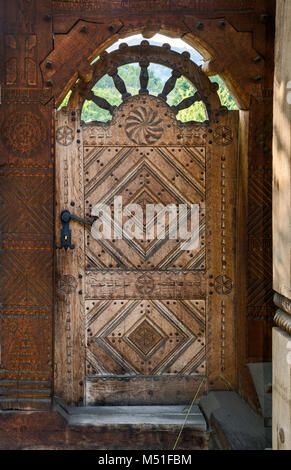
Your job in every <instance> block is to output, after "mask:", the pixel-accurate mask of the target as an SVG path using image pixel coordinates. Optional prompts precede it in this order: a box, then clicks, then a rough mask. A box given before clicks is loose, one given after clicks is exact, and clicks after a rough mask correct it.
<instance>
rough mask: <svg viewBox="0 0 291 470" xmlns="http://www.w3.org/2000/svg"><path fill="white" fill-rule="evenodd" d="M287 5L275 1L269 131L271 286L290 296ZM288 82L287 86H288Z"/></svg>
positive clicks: (290, 14) (290, 12)
mask: <svg viewBox="0 0 291 470" xmlns="http://www.w3.org/2000/svg"><path fill="white" fill-rule="evenodd" d="M290 18H291V9H290V4H287V3H286V2H282V1H279V2H277V27H278V34H277V38H276V53H275V54H276V55H275V57H276V66H275V87H274V90H275V91H274V130H273V133H274V135H273V137H274V143H273V155H274V157H273V169H274V178H273V196H274V205H273V230H274V238H273V249H274V267H273V275H274V280H273V287H274V290H275V291H276V292H278V293H279V294H281V295H283V296H285V297H287V298H288V299H291V251H290V249H289V250H288V249H286V247H290V243H291V239H290V237H291V235H290V224H291V214H290V210H289V209H290V203H291V190H290V179H291V161H290V154H291V146H290V142H291V139H290V120H291V111H290V104H289V103H288V101H287V99H288V96H289V101H290V91H288V90H289V89H290V76H291V66H290V58H291V54H290V49H289V47H288V46H287V44H288V43H289V41H290V36H291V32H290V28H289V24H290V23H289V20H290ZM288 84H289V85H288Z"/></svg>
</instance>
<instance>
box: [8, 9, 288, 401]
mask: <svg viewBox="0 0 291 470" xmlns="http://www.w3.org/2000/svg"><path fill="white" fill-rule="evenodd" d="M100 5H101V4H100V2H98V1H97V0H96V1H95V0H94V1H93V0H92V1H86V2H85V3H84V2H83V1H81V0H80V1H77V0H76V1H63V2H60V1H54V2H53V3H52V2H51V0H45V1H42V2H36V1H31V2H26V1H20V0H19V1H18V0H17V1H16V0H11V1H10V2H1V4H0V22H1V32H2V33H1V36H2V40H1V45H0V53H1V57H2V72H3V73H1V98H2V103H6V104H7V105H8V104H9V105H11V106H10V107H9V108H8V107H6V104H5V105H4V104H2V105H1V114H2V116H3V120H5V121H6V120H7V122H8V119H7V118H8V117H9V120H10V115H11V114H13V113H14V114H15V115H16V113H18V112H19V111H20V112H21V113H30V112H31V113H33V114H35V113H37V114H38V113H40V115H41V117H42V118H44V123H45V127H46V129H47V130H48V129H49V122H50V121H51V107H50V105H49V106H38V105H39V104H40V103H42V105H45V104H46V103H48V102H49V100H50V99H51V98H52V97H54V92H53V89H54V87H58V88H57V89H58V98H59V100H61V98H62V96H64V94H65V93H66V91H67V90H68V89H69V88H70V86H71V83H72V81H70V79H71V77H72V76H74V77H75V78H76V77H77V74H76V70H79V71H80V76H82V77H85V78H87V79H88V75H86V74H88V66H87V64H88V61H87V60H88V57H89V55H90V54H91V51H92V44H89V45H88V44H87V46H88V48H89V49H90V50H89V49H87V46H86V47H84V48H83V49H82V47H83V46H81V40H80V37H81V36H82V34H83V33H81V32H80V33H79V32H78V31H77V30H76V29H75V32H73V33H72V36H70V31H71V30H72V29H73V27H74V25H76V24H79V25H80V17H81V19H82V21H83V22H84V25H85V26H86V25H87V26H88V27H89V33H88V35H87V38H89V37H90V39H91V38H93V42H94V48H95V49H94V54H96V55H97V54H99V52H101V51H102V50H103V49H104V47H106V46H107V45H108V44H110V43H113V42H114V41H115V40H117V39H118V38H119V36H121V35H122V36H124V37H125V36H126V35H128V34H132V33H135V32H141V31H145V35H146V34H147V33H148V34H150V32H158V31H160V32H164V33H166V34H170V35H176V36H184V38H187V40H189V41H190V43H191V44H193V45H194V46H196V47H197V48H198V49H200V50H203V51H204V52H205V53H206V55H205V57H206V59H209V58H210V57H209V55H210V56H211V57H217V56H219V57H222V60H221V61H220V64H219V66H220V67H222V69H223V67H224V72H225V76H226V79H227V83H228V85H230V86H233V87H234V90H235V92H236V93H237V94H238V95H239V102H240V103H241V106H243V107H246V106H247V107H249V109H250V113H251V116H250V126H249V130H250V134H249V156H250V159H249V166H250V168H251V167H252V165H253V167H252V176H251V178H252V181H250V186H251V187H252V194H253V196H252V197H251V198H250V211H249V213H250V217H249V220H250V221H251V222H252V221H255V225H256V227H257V228H258V227H260V228H259V231H258V233H255V232H253V235H251V234H250V232H249V234H248V237H249V238H250V239H251V240H250V244H249V246H250V248H249V251H248V259H249V260H250V266H251V272H252V276H253V275H254V274H258V273H259V274H260V276H261V277H260V276H259V277H254V278H253V277H251V278H250V277H249V279H252V280H251V282H250V284H249V291H250V296H249V308H248V312H247V313H244V311H242V318H243V322H244V324H245V325H247V324H248V329H249V335H248V337H247V338H246V342H247V346H246V348H247V351H246V352H247V355H248V358H249V359H255V360H266V359H267V360H268V359H269V358H270V354H271V348H270V331H271V316H272V313H273V311H274V308H273V306H272V304H271V302H270V299H271V296H272V294H271V287H272V285H271V283H272V279H271V276H272V272H271V269H270V267H271V255H270V232H268V235H267V237H266V236H264V235H262V228H264V229H266V227H267V226H268V227H270V220H271V211H270V206H271V201H270V197H269V194H270V191H269V187H270V181H271V180H270V178H271V173H270V168H271V153H270V151H266V149H265V150H264V147H266V146H267V147H269V146H270V134H271V130H270V128H269V127H268V125H266V124H268V123H270V122H271V112H272V103H270V101H271V100H272V81H273V39H274V29H273V19H274V6H275V2H274V1H264V0H260V1H259V2H252V1H245V2H239V4H238V2H229V1H228V2H226V1H214V2H204V1H202V0H201V1H197V2H196V1H195V2H188V0H187V1H186V0H185V1H181V2H180V1H179V2H178V1H175V0H171V2H170V3H169V4H168V8H167V9H165V8H164V3H161V2H147V3H146V7H145V4H144V2H130V1H129V2H126V3H124V4H123V6H122V9H120V2H112V3H109V2H106V5H107V6H108V5H109V6H110V12H109V11H106V9H105V7H102V8H100ZM266 12H267V13H269V14H270V15H271V16H270V17H269V18H266V19H265V20H264V21H261V17H260V15H261V14H263V13H266ZM50 15H53V16H50ZM81 15H82V16H81ZM185 17H187V21H188V23H189V24H188V26H186V25H185V22H184V19H185ZM218 17H219V18H218ZM283 17H284V14H282V15H280V17H278V18H279V21H281V20H282V21H283ZM117 18H118V21H119V22H121V26H122V27H121V29H120V30H119V29H118V28H116V29H115V30H114V31H110V34H109V36H107V30H106V27H109V26H110V24H113V25H115V20H116V19H117ZM221 19H222V20H226V23H225V25H226V29H227V37H228V40H227V41H226V42H223V44H222V43H221V40H222V37H223V36H224V32H223V26H222V25H221ZM52 20H53V21H52ZM208 20H211V24H210V23H209V21H208ZM96 21H100V24H101V23H102V25H106V27H104V31H105V30H106V31H105V35H103V33H102V35H101V36H99V35H98V37H97V36H96V38H97V42H98V43H97V42H95V39H94V38H95V36H94V34H95V31H96V28H95V26H96ZM204 21H205V24H204V25H203V26H204V28H202V29H200V27H197V26H198V24H199V23H204ZM206 23H207V25H206ZM119 24H120V23H118V25H119ZM82 25H83V23H82ZM91 25H93V26H92V28H91ZM97 26H98V27H99V26H100V25H99V24H98V25H97ZM102 27H103V26H102ZM209 28H210V29H209ZM220 28H221V29H220ZM100 29H101V27H100ZM108 31H109V30H108ZM53 33H54V34H55V37H58V36H62V41H60V42H59V45H60V47H59V46H58V48H57V49H58V51H56V52H55V51H54V49H53V48H54V46H53ZM77 33H78V34H77ZM241 33H244V36H242V35H241ZM79 34H80V35H79ZM85 34H86V33H85ZM91 34H92V36H91ZM74 35H75V36H76V38H75V40H74V41H75V42H74V46H73V47H70V46H69V44H70V38H71V37H73V36H74ZM251 35H252V37H253V43H252V48H250V47H249V42H248V41H249V39H248V38H249V37H250V36H251ZM93 36H94V37H93ZM35 37H36V45H34V43H35ZM82 41H83V42H82V45H84V44H85V45H86V41H87V40H86V39H84V38H83V39H82ZM89 42H90V41H89ZM83 43H84V44H83ZM218 43H219V44H222V48H221V50H218V47H217V44H218ZM64 44H66V54H63V50H64V47H63V45H64ZM79 44H80V50H79V49H78V46H79ZM241 44H242V48H243V49H244V51H247V55H246V56H245V60H244V61H241V60H240V59H239V60H236V59H235V58H236V57H241V56H242V55H243V54H242V53H240V51H241V48H240V47H241ZM16 46H17V47H16ZM88 50H89V53H88ZM225 50H227V54H224V51H225ZM51 53H54V54H55V56H56V57H57V58H58V60H57V61H55V62H54V63H53V69H55V70H58V74H59V75H58V78H57V75H56V74H55V75H54V77H52V85H53V86H52V87H51V83H48V84H47V83H46V82H47V80H46V72H45V73H44V75H43V74H42V69H43V67H45V69H47V66H46V63H47V61H48V62H50V60H49V59H50V54H51ZM81 57H84V60H83V59H82V58H81ZM257 58H258V60H257ZM254 59H256V60H254ZM40 63H42V69H40V67H39V64H40ZM226 63H227V65H226ZM242 63H244V64H245V70H242V67H241V64H242ZM47 71H48V72H49V73H52V72H51V71H50V70H49V68H48V69H47ZM89 72H90V70H89ZM49 73H48V76H47V77H48V80H50V78H49ZM241 74H243V75H241ZM75 78H74V79H75ZM254 79H256V80H255V83H254ZM33 83H36V84H33ZM279 91H280V89H279V88H277V92H279ZM251 95H252V96H253V97H254V99H252V98H251V99H250V100H249V101H248V103H249V106H248V104H246V102H245V99H246V97H247V99H249V98H248V97H249V96H251ZM259 102H262V105H263V106H262V108H264V113H263V115H264V118H263V119H262V117H260V118H258V116H259V112H258V109H257V108H256V104H257V103H259ZM20 104H21V106H20V107H19V105H20ZM24 104H26V107H25V106H24ZM51 104H52V103H51ZM265 104H266V106H265ZM35 105H37V106H35ZM19 108H20V109H19ZM44 108H46V109H47V110H48V113H47V114H46V112H44ZM260 116H262V114H260ZM262 121H264V124H263V125H262V127H261V128H260V122H262ZM14 122H15V121H14ZM280 122H281V121H280ZM282 122H283V121H282ZM34 123H35V121H34ZM265 123H266V124H265ZM25 129H26V130H24V132H25V135H28V134H27V129H28V126H27V124H26V125H25ZM253 129H254V132H253ZM40 135H42V134H41V133H40ZM51 138H52V135H51V133H50V131H48V134H47V139H45V140H44V141H43V140H42V138H41V140H40V142H43V146H42V147H41V148H40V147H39V146H36V148H38V150H37V151H36V152H34V153H32V154H31V155H30V156H29V157H28V156H24V154H23V153H22V157H21V155H19V154H18V155H17V154H15V153H12V152H11V151H10V150H8V149H7V147H6V146H4V142H3V141H1V165H2V169H3V170H4V177H3V181H4V180H5V179H6V174H7V173H6V171H7V170H9V171H12V169H13V168H14V171H15V170H19V172H21V177H22V178H23V180H22V184H23V187H25V185H26V183H25V181H26V177H27V186H28V187H30V185H31V181H32V180H33V178H32V175H35V173H34V172H35V169H40V168H43V169H44V171H43V172H40V173H39V178H40V179H39V181H40V188H42V190H44V193H45V194H47V192H46V191H47V189H43V188H44V186H43V181H44V180H45V178H46V177H47V174H48V173H47V169H50V170H49V171H51V175H52V168H51V167H50V165H51V164H52V161H53V159H52V158H51V156H52V154H51V144H52V140H51ZM14 140H15V143H14V144H13V147H14V149H16V152H19V151H20V152H22V150H23V139H21V138H20V137H19V136H16V138H15V139H14ZM29 140H31V139H29ZM32 140H33V141H34V143H35V139H32ZM193 143H194V142H193ZM265 143H266V144H267V145H266V146H265ZM101 144H102V145H103V141H102V142H101ZM195 144H196V141H195ZM200 144H201V142H200ZM19 148H20V150H19ZM12 167H13V168H12ZM17 167H18V168H17ZM23 167H26V170H21V168H23ZM265 169H266V170H267V172H266V171H265ZM258 170H260V171H261V170H264V175H263V177H260V178H259V179H257V176H256V173H254V171H258ZM50 178H51V177H50ZM15 181H16V185H15V186H16V187H19V184H18V183H17V181H19V180H18V178H16V177H15V180H14V177H11V178H9V179H7V182H9V184H10V185H11V188H10V189H9V191H10V193H11V194H13V189H14V183H15ZM258 181H260V184H259V186H258ZM274 182H276V179H275V180H274ZM262 191H263V194H264V197H263V198H264V200H265V203H264V204H261V205H259V206H260V207H257V205H256V204H255V205H254V204H253V200H254V199H256V198H258V197H259V196H258V195H259V194H260V193H261V192H262ZM49 192H50V195H51V197H53V194H54V193H53V186H52V185H51V186H50V189H49ZM11 200H12V199H11ZM5 204H6V203H5ZM33 205H34V206H35V204H34V203H33ZM7 207H8V205H7ZM30 210H31V209H29V210H28V209H27V210H26V209H25V208H23V211H22V214H23V215H24V214H25V216H24V219H22V217H21V215H20V212H19V213H17V217H15V219H14V220H13V218H12V217H10V218H9V223H8V224H7V221H8V219H7V217H6V215H7V210H6V209H5V212H4V213H5V218H3V220H4V225H5V224H6V225H9V226H10V227H11V228H12V227H14V228H15V227H16V226H17V225H18V224H19V226H22V227H24V223H23V222H24V221H27V220H28V223H29V226H30V227H32V224H31V222H29V218H30ZM10 213H12V211H10ZM277 213H278V212H277ZM36 220H37V219H35V221H36ZM46 220H47V221H49V222H48V224H47V228H48V231H47V232H46V234H41V236H35V235H34V234H32V233H25V231H24V229H22V233H21V234H19V233H13V232H11V231H10V232H5V233H4V235H3V246H6V247H10V248H11V249H9V250H8V249H6V248H5V249H4V250H3V251H2V254H3V263H4V266H6V265H7V266H9V256H10V254H11V253H12V251H13V250H12V247H15V246H17V247H20V246H22V247H23V249H25V250H26V249H27V247H29V250H28V251H26V254H25V256H27V260H29V258H30V257H31V259H32V258H34V260H35V266H36V268H35V271H34V272H35V274H36V277H35V278H34V279H35V281H36V282H40V283H41V286H42V288H44V289H45V291H51V289H50V282H51V280H50V279H51V278H52V274H53V273H52V263H48V259H47V260H46V261H45V263H44V264H45V265H47V266H48V268H47V271H46V273H45V274H44V270H42V273H41V274H40V277H39V278H38V277H37V276H38V275H37V270H38V269H39V266H38V264H39V263H37V260H36V256H35V252H36V251H38V250H42V251H44V248H43V247H44V246H51V240H52V236H53V233H52V230H51V228H49V227H51V226H52V213H51V212H50V213H49V214H46V216H45V223H47V222H46ZM25 223H26V222H25ZM38 223H40V219H39V220H38ZM250 227H251V228H252V229H253V225H252V223H251V224H250ZM36 229H37V224H36V225H35V226H34V228H32V230H33V231H36ZM13 230H14V229H13ZM29 230H30V229H29ZM256 238H257V240H256ZM32 248H33V249H34V251H33V250H32ZM18 251H19V250H18ZM22 253H23V252H21V256H22ZM13 257H14V254H13ZM42 259H43V258H42ZM256 259H259V260H260V263H259V264H260V265H261V266H262V260H263V269H260V270H259V271H260V272H258V269H257V267H256ZM50 260H51V262H52V260H53V253H52V251H51V252H50ZM14 264H15V263H14ZM116 264H117V263H116ZM26 266H27V264H26ZM12 272H13V270H12ZM30 272H31V269H30ZM16 277H17V276H15V278H16ZM20 278H21V279H23V278H22V277H21V276H20ZM38 279H39V281H38ZM44 279H46V280H45V282H44ZM253 279H254V282H253ZM69 284H70V283H69ZM23 286H24V284H23V285H22V287H21V289H20V290H17V292H16V294H17V295H18V297H19V298H24V296H25V292H24V290H25V288H24V287H23ZM30 286H31V283H30ZM256 288H257V289H258V292H259V295H258V296H257V297H256V295H255V291H256ZM22 290H23V291H22ZM33 290H34V294H33V295H32V296H31V299H32V300H33V298H34V296H36V297H39V296H40V294H39V293H36V289H35V286H34V287H33ZM9 295H10V294H9ZM45 298H47V293H45ZM265 299H266V300H267V303H266V302H265ZM32 303H33V302H32V301H31V304H32ZM5 308H6V307H5ZM9 309H10V310H9V312H10V314H11V315H15V314H16V315H17V314H18V313H17V312H19V311H20V310H19V306H17V305H12V307H11V308H10V307H9ZM29 310H30V311H29V312H26V314H29V315H30V313H32V314H33V316H34V315H35V313H34V312H35V311H36V309H35V308H34V309H33V308H32V305H30V306H29ZM51 311H52V309H51V307H48V310H47V312H51ZM46 331H47V337H48V338H49V337H51V335H52V327H51V324H50V325H48V327H47V330H46ZM242 331H243V330H239V337H240V338H241V341H242V342H243V341H245V340H244V338H243V333H242ZM258 338H259V340H258ZM44 341H46V339H44ZM41 350H42V349H41V348H40V349H39V351H41ZM51 354H52V349H51V347H50V352H49V355H50V357H51ZM47 360H48V368H47V370H46V380H48V378H49V377H51V368H50V365H49V361H50V359H49V357H48V359H47ZM246 361H247V359H246V358H245V356H244V354H243V353H242V354H240V355H239V356H238V362H239V363H240V364H242V370H243V369H245V368H244V364H245V362H246ZM5 373H7V374H8V375H9V374H10V372H9V371H8V372H5ZM243 374H245V372H244V373H243ZM247 374H248V373H247ZM11 377H12V376H11ZM15 380H17V384H18V387H20V388H21V387H22V385H20V383H21V380H20V376H19V375H17V378H16V379H15ZM242 383H243V382H242ZM9 387H10V385H9ZM23 387H24V385H23ZM242 387H243V388H244V389H245V390H247V392H246V393H247V395H248V396H249V395H251V392H249V389H248V387H247V386H245V385H243V386H242ZM17 393H18V392H17ZM19 403H20V402H19ZM19 406H20V405H19Z"/></svg>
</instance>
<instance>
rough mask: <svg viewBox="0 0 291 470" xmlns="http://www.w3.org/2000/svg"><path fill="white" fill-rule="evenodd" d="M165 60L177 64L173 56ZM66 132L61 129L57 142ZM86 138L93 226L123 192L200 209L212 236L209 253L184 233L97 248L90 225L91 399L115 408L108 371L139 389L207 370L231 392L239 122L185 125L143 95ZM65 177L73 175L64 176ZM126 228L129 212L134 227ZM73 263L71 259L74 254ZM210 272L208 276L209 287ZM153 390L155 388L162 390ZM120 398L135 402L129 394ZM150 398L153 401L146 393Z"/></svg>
mask: <svg viewBox="0 0 291 470" xmlns="http://www.w3.org/2000/svg"><path fill="white" fill-rule="evenodd" d="M161 51H162V50H161ZM137 52H138V50H137ZM137 52H136V53H137ZM164 54H165V56H166V57H167V49H166V48H165V50H164ZM115 55H116V54H114V56H115ZM112 60H113V59H112ZM125 60H126V59H125ZM161 60H162V59H161ZM108 63H110V64H111V59H110V58H109V59H108ZM185 67H187V68H188V65H187V64H185ZM100 68H102V63H101V62H100ZM100 70H101V69H100ZM101 72H102V73H103V72H104V70H103V69H102V70H101ZM101 72H100V74H101ZM96 74H97V69H96ZM97 75H98V74H97ZM98 76H99V75H98ZM95 78H96V77H95ZM196 78H197V77H196ZM193 80H195V76H194V78H193ZM90 86H91V84H90V83H89V84H88V87H90ZM210 109H211V108H210ZM70 112H71V113H73V115H74V116H76V118H77V121H78V119H79V111H74V110H72V109H71V110H70V108H68V109H67V110H65V111H61V112H60V115H62V114H63V115H67V116H69V115H70V114H69V113H70ZM131 120H132V123H131ZM156 122H157V123H156ZM67 125H68V123H67V122H66V123H65V124H63V125H61V121H60V122H58V126H57V131H56V132H57V136H58V135H59V137H60V135H61V133H60V130H61V129H64V128H65V126H67ZM77 127H78V123H77ZM80 134H83V136H82V138H78V140H79V142H82V140H83V152H84V187H83V188H82V189H80V190H79V191H80V192H79V198H82V197H83V198H84V206H85V208H86V209H85V216H86V218H87V219H89V220H90V219H92V220H94V219H93V217H92V213H91V211H92V209H93V208H94V207H95V206H96V204H97V203H106V204H108V205H110V206H111V208H112V210H113V207H114V204H115V203H114V197H116V196H122V198H123V205H126V204H128V203H137V204H142V205H143V206H145V204H149V203H155V204H157V203H160V204H163V205H167V204H169V203H175V204H179V203H186V204H194V203H196V204H199V206H200V237H201V238H200V244H199V246H198V248H195V249H194V250H193V249H192V250H191V249H189V250H181V242H182V240H181V238H180V237H179V236H178V235H177V239H173V240H170V239H165V240H153V241H149V240H147V239H146V238H143V239H141V240H136V239H131V238H128V239H127V238H126V237H123V239H121V238H120V237H118V236H115V235H114V237H115V238H113V239H108V240H105V239H101V240H100V239H99V240H98V239H95V238H93V237H92V234H91V233H90V229H86V235H85V257H86V266H80V264H79V263H80V260H79V259H77V258H75V259H73V257H71V256H70V255H71V253H68V255H69V257H70V258H69V259H70V261H69V263H70V264H71V270H72V272H71V273H70V274H71V275H73V271H74V270H75V272H80V270H81V271H82V273H83V270H85V299H86V303H85V305H86V310H85V312H86V314H85V315H86V344H87V351H86V359H87V366H86V374H87V376H88V377H90V380H91V381H92V379H94V378H95V380H94V382H93V383H94V386H90V388H88V387H87V392H86V403H90V404H92V403H95V402H97V403H99V402H101V401H102V400H103V398H102V397H103V396H104V397H105V398H104V400H105V402H110V397H111V395H112V392H111V391H110V389H107V385H106V383H107V382H103V381H101V382H100V381H99V382H98V378H97V377H98V376H99V377H102V375H106V376H108V377H109V378H110V376H112V378H114V376H118V375H123V376H126V377H127V380H128V381H129V384H130V383H131V379H132V378H134V377H135V376H137V375H141V376H144V377H146V376H147V375H156V376H157V379H158V381H159V380H162V376H163V375H166V376H167V374H170V376H173V377H175V376H177V378H178V377H179V376H180V375H181V376H182V375H188V376H191V375H196V376H197V375H204V374H205V373H206V371H207V373H208V375H210V385H211V387H220V388H225V382H227V381H229V382H230V383H232V384H235V381H236V378H235V361H234V357H235V354H234V351H235V348H234V344H235V343H234V342H235V338H234V313H233V312H234V310H233V309H234V295H235V290H236V282H235V248H234V246H235V241H234V240H235V221H234V220H233V211H234V208H235V205H236V165H237V153H238V140H237V138H238V114H237V113H236V112H232V113H225V111H224V110H223V112H221V114H219V112H216V119H215V120H213V121H210V122H209V123H204V124H199V123H196V124H195V123H194V124H193V123H188V124H186V125H185V124H183V125H182V124H179V123H178V122H177V120H176V118H175V115H174V113H173V110H171V109H170V108H169V106H168V105H167V104H166V103H165V102H164V101H163V100H162V99H159V98H156V97H153V96H146V95H139V96H134V97H127V98H126V100H125V101H124V103H123V104H122V105H120V106H119V107H118V108H117V109H116V110H114V111H113V117H112V121H110V123H108V124H106V125H104V124H101V123H93V124H92V123H91V124H89V125H83V126H82V127H81V132H80ZM67 135H68V133H66V136H67ZM184 136H185V137H184ZM61 137H62V136H61ZM57 139H58V137H57ZM59 144H60V145H59V146H58V147H57V151H58V153H59V155H58V158H57V161H59V162H64V161H67V160H68V158H67V157H66V155H67V152H68V149H70V150H69V151H70V155H71V156H72V151H73V145H74V143H73V134H72V135H71V137H70V138H69V140H66V139H62V138H61V141H60V142H59ZM71 158H72V157H71ZM74 160H77V157H75V159H74ZM58 173H59V174H60V175H62V174H63V171H62V170H61V168H59V170H58ZM218 175H219V180H218V181H219V184H217V183H218V181H217V176H218ZM67 186H68V188H67ZM70 186H73V177H71V178H68V183H67V185H66V184H64V182H62V183H61V184H60V186H59V191H62V192H63V193H65V192H66V191H67V192H70V191H71V189H70ZM76 188H77V185H76V184H74V190H77V191H78V189H76ZM83 191H84V194H83V195H82V192H83ZM63 197H64V196H63V195H61V197H60V200H62V199H63ZM75 198H77V199H78V195H77V194H76V197H75ZM205 198H206V199H205ZM78 215H80V214H78ZM126 220H127V217H126V216H125V215H124V214H123V216H122V218H121V222H122V224H123V225H124V223H125V222H126ZM168 223H169V222H166V231H167V230H168ZM205 227H206V228H205ZM73 233H74V232H73ZM205 248H206V262H205V253H204V252H205ZM67 259H68V258H67ZM62 262H63V263H65V265H66V263H67V262H66V261H65V258H63V260H62ZM73 266H74V267H73ZM63 269H66V268H63ZM204 276H206V277H207V278H208V279H209V282H208V286H207V288H206V285H205V280H204ZM195 294H196V295H195ZM114 299H115V300H114ZM205 300H206V304H205ZM206 305H207V307H206ZM59 308H60V309H62V308H63V307H61V304H60V307H59ZM77 311H78V309H77V310H76V311H75V313H74V312H73V315H76V314H78V313H77ZM218 312H219V315H218ZM81 315H84V313H81ZM206 323H207V333H206V338H205V325H206ZM58 328H59V326H58ZM59 332H60V333H58V336H59V334H61V331H60V330H59ZM205 354H206V363H205ZM88 383H89V382H88ZM90 383H92V382H90ZM177 383H178V382H177ZM145 384H148V385H145V387H146V386H147V387H149V390H150V388H151V387H152V385H151V384H149V382H145ZM100 387H101V388H100ZM100 390H103V392H101V391H100ZM185 393H186V392H185ZM179 399H180V400H183V396H182V395H181V396H180V398H179ZM184 399H186V396H185V397H184ZM114 400H115V401H116V400H118V394H117V396H116V398H114ZM120 400H121V403H125V401H126V400H125V398H124V394H122V393H121V395H120ZM124 400H125V401H124ZM128 400H129V402H130V403H131V402H133V401H132V399H131V398H130V397H129V398H128ZM141 400H142V401H143V402H144V403H145V404H146V403H148V401H147V395H145V396H143V398H141Z"/></svg>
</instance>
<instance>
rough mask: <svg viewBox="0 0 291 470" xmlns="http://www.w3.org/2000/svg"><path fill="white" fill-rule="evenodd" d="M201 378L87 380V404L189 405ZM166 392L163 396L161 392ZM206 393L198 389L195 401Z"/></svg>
mask: <svg viewBox="0 0 291 470" xmlns="http://www.w3.org/2000/svg"><path fill="white" fill-rule="evenodd" d="M202 379H203V376H182V375H180V376H171V377H165V376H163V377H157V376H154V377H153V376H150V375H149V376H143V377H142V376H136V377H128V376H127V377H112V376H111V377H101V378H97V377H95V378H94V377H90V378H89V380H88V381H87V384H86V395H87V403H88V404H89V405H120V404H122V405H143V404H144V403H147V404H148V405H174V404H175V405H183V404H185V403H191V401H192V400H193V397H194V396H195V395H196V392H197V390H198V388H199V386H200V384H201V381H202ZM165 391H166V393H165ZM206 392H207V384H206V382H204V385H203V386H202V387H201V389H200V391H199V393H198V396H197V399H198V398H199V397H200V396H202V395H204V394H205V393H206Z"/></svg>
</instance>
